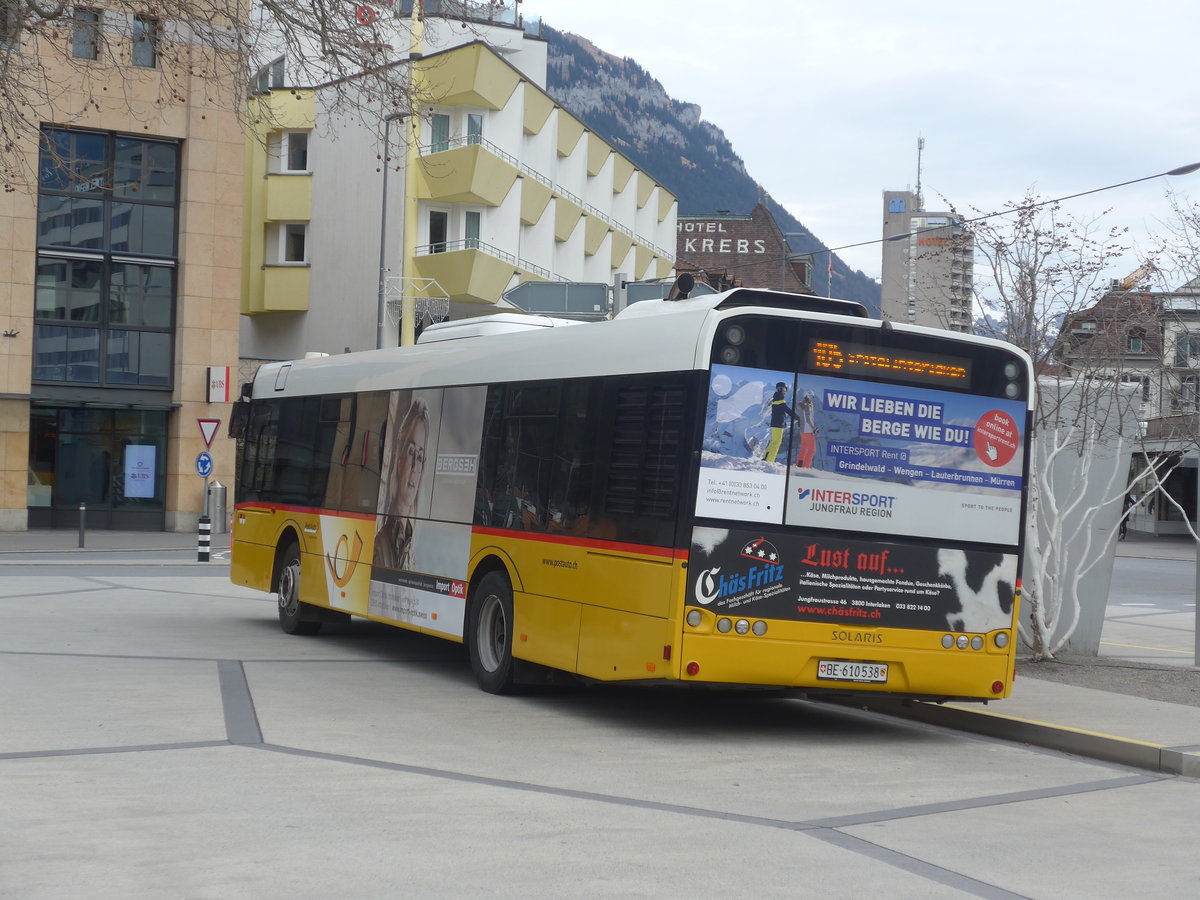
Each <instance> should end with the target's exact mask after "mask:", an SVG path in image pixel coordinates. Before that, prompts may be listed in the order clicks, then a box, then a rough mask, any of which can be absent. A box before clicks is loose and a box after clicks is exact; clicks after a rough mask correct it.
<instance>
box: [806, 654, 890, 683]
mask: <svg viewBox="0 0 1200 900" xmlns="http://www.w3.org/2000/svg"><path fill="white" fill-rule="evenodd" d="M887 670H888V667H887V665H886V664H884V663H861V662H840V661H838V660H833V659H822V660H819V661H818V662H817V677H818V678H820V679H823V680H825V681H868V682H871V683H872V684H886V683H887Z"/></svg>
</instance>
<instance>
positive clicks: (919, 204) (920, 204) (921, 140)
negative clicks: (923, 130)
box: [917, 137, 925, 210]
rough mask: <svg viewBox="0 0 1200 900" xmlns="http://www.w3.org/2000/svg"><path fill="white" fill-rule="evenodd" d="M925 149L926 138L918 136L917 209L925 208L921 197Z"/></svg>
mask: <svg viewBox="0 0 1200 900" xmlns="http://www.w3.org/2000/svg"><path fill="white" fill-rule="evenodd" d="M924 150H925V138H923V137H919V138H917V209H918V210H923V209H925V201H924V200H923V199H922V198H921V153H922V152H923V151H924Z"/></svg>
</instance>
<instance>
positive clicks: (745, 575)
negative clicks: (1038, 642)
mask: <svg viewBox="0 0 1200 900" xmlns="http://www.w3.org/2000/svg"><path fill="white" fill-rule="evenodd" d="M689 570H690V571H691V573H692V575H691V583H690V585H689V596H688V602H689V603H691V604H695V605H698V606H701V607H704V608H706V609H708V610H710V611H712V612H713V613H715V614H717V615H722V616H732V617H736V618H742V617H745V618H766V619H786V620H794V621H807V622H828V623H829V624H831V625H837V626H850V625H853V626H860V627H864V628H919V629H926V630H939V631H940V630H947V631H968V632H977V633H978V632H986V631H991V630H993V629H998V628H1009V627H1011V625H1012V614H1013V605H1014V597H1015V590H1016V584H1017V557H1016V555H1015V554H1006V553H993V552H977V551H963V550H955V549H949V548H938V547H928V546H916V545H912V544H904V543H893V542H881V541H863V540H850V539H841V538H839V537H837V536H835V535H825V536H822V537H819V538H813V537H804V536H799V535H789V534H780V533H777V532H769V531H768V532H764V531H748V530H744V529H733V530H729V529H717V528H696V529H694V531H693V538H692V557H691V561H690V565H689ZM835 639H836V638H835Z"/></svg>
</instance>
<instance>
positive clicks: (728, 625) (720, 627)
mask: <svg viewBox="0 0 1200 900" xmlns="http://www.w3.org/2000/svg"><path fill="white" fill-rule="evenodd" d="M732 628H733V623H732V622H730V621H729V620H728V619H717V631H719V632H721V634H729V632H730V630H731V629H732Z"/></svg>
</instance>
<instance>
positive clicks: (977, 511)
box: [696, 365, 1026, 544]
mask: <svg viewBox="0 0 1200 900" xmlns="http://www.w3.org/2000/svg"><path fill="white" fill-rule="evenodd" d="M1025 424H1026V423H1025V406H1024V404H1022V403H1018V402H1013V401H1006V400H999V399H996V398H992V397H979V396H974V395H970V394H957V393H951V392H948V391H936V390H930V389H926V388H915V387H908V386H902V385H892V384H878V383H872V382H863V381H856V380H851V379H836V378H825V377H820V376H809V375H796V374H795V373H790V372H782V371H770V370H763V369H749V368H742V367H734V366H720V365H718V366H714V367H713V371H712V378H711V381H710V389H709V404H708V418H707V422H706V429H705V436H704V446H703V453H702V457H701V479H700V490H699V494H698V497H697V508H696V513H697V515H700V516H711V517H713V518H726V519H734V520H742V521H756V522H763V523H778V522H783V523H785V524H788V525H805V526H811V527H818V528H838V529H847V530H853V531H876V532H890V533H896V534H907V535H912V536H918V537H930V538H952V539H954V540H956V541H978V542H982V543H1007V544H1015V543H1017V540H1018V537H1019V535H1018V528H1019V525H1020V510H1021V489H1022V468H1023V464H1024V458H1023V452H1022V447H1023V443H1024V429H1025Z"/></svg>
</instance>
